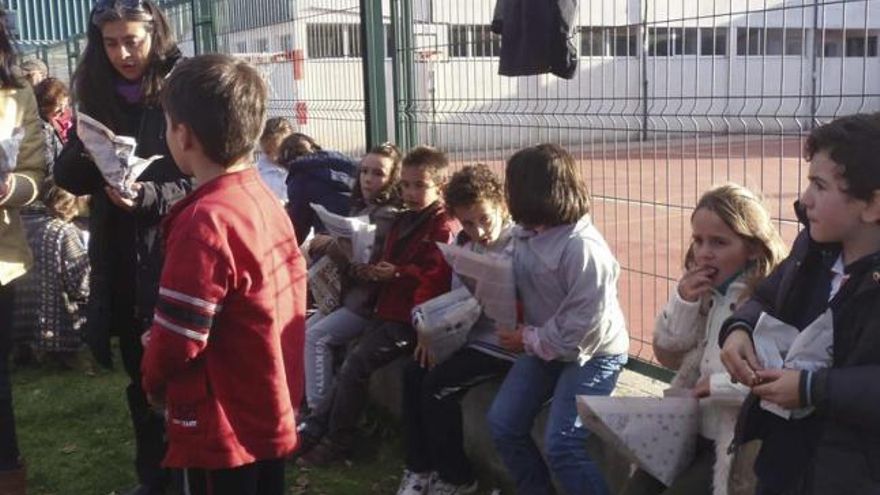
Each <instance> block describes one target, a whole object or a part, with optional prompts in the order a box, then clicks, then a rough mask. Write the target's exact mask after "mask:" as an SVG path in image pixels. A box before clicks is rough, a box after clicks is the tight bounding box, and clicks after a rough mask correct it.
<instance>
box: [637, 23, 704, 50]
mask: <svg viewBox="0 0 880 495" xmlns="http://www.w3.org/2000/svg"><path fill="white" fill-rule="evenodd" d="M697 43H698V37H697V28H649V29H648V55H650V56H652V57H669V56H673V55H696V54H697Z"/></svg>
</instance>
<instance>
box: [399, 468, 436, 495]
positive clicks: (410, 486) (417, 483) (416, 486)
mask: <svg viewBox="0 0 880 495" xmlns="http://www.w3.org/2000/svg"><path fill="white" fill-rule="evenodd" d="M430 481H431V473H414V472H412V471H410V470H409V469H404V471H403V479H401V480H400V487H399V488H397V495H427V493H428V484H429V483H430Z"/></svg>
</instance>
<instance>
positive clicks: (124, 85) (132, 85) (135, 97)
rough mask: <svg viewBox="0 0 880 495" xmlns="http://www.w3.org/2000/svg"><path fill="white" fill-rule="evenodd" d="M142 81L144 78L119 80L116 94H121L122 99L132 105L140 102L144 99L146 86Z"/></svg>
mask: <svg viewBox="0 0 880 495" xmlns="http://www.w3.org/2000/svg"><path fill="white" fill-rule="evenodd" d="M142 83H143V80H142V79H141V80H138V81H135V82H131V81H126V80H117V81H116V94H118V95H119V96H121V97H122V99H123V100H125V102H126V103H128V104H130V105H133V104H135V103H140V102H141V101H143V99H144V88H143V85H142Z"/></svg>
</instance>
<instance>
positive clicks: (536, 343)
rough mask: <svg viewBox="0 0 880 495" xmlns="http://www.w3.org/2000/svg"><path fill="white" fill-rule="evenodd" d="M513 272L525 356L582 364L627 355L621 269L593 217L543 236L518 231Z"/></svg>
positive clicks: (556, 228) (559, 227)
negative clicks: (523, 326)
mask: <svg viewBox="0 0 880 495" xmlns="http://www.w3.org/2000/svg"><path fill="white" fill-rule="evenodd" d="M513 235H514V243H515V244H514V262H513V266H514V271H515V274H516V287H517V292H518V297H519V299H520V301H522V304H523V310H524V317H525V324H526V325H527V328H526V332H525V334H524V341H525V345H526V352H528V353H530V354H535V355H537V356H539V357H541V358H543V359H546V360H552V359H558V360H562V361H574V360H575V359H577V360H578V361H579V362H580V363H581V364H583V363H586V362H587V361H589V360H590V359H591V358H592V357H593V356H602V355H618V354H625V353H626V352H627V351H628V350H629V335H628V334H627V331H626V322H625V320H624V316H623V311H622V310H621V308H620V303H619V302H618V300H617V279H618V276H619V275H620V266H619V265H618V264H617V260H615V259H614V255H612V254H611V249H610V248H609V247H608V244H607V243H606V242H605V239H604V238H603V237H602V234H600V233H599V230H598V229H596V227H595V226H594V225H593V223H592V222H591V220H590V217H589V215H585V216H584V217H582V218H581V219H580V220H579V221H578V222H577V223H575V224H565V225H558V226H555V227H550V228H548V229H546V230H544V231H542V232H540V233H538V232H535V231H533V230H527V229H525V228H523V227H517V228H516V229H515V231H514V234H513Z"/></svg>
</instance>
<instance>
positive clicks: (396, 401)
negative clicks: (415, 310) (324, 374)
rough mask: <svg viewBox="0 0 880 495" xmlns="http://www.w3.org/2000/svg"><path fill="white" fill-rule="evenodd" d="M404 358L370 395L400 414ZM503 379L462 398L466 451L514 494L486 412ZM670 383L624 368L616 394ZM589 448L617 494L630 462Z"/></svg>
mask: <svg viewBox="0 0 880 495" xmlns="http://www.w3.org/2000/svg"><path fill="white" fill-rule="evenodd" d="M403 363H404V361H403V360H398V361H396V362H394V363H392V364H390V365H388V366H386V367H385V368H383V369H381V370H379V371H377V372H376V373H374V374H373V376H372V378H371V381H370V396H371V398H372V400H373V402H374V403H376V404H377V405H379V406H380V407H382V408H384V409H387V410H388V411H389V412H390V413H391V414H393V415H394V416H396V417H400V411H401V404H400V397H401V394H400V389H401V369H402V366H403ZM500 384H501V382H500V381H497V380H496V381H492V382H487V383H484V384H482V385H480V386H477V387H475V388H474V389H472V390H471V391H469V392H468V394H467V395H466V396H465V398H464V400H463V401H462V413H463V415H464V438H465V450H466V451H467V453H468V457H469V458H470V459H471V462H473V463H474V467H475V468H476V469H477V470H478V471H479V472H480V473H482V474H483V476H484V477H485V478H490V479H491V480H492V481H493V482H494V486H497V487H499V488H501V489H502V490H503V492H504V493H513V483H512V481H511V479H510V477H509V476H508V474H507V471H506V470H505V469H504V466H503V465H502V463H501V459H499V458H498V454H496V453H495V447H494V445H493V443H492V438H491V436H490V434H489V425H488V423H487V422H486V412H487V411H488V410H489V406H490V405H491V404H492V399H493V398H494V397H495V392H496V391H497V390H498V387H499V385H500ZM667 386H668V385H667V384H666V383H664V382H662V381H659V380H652V379H650V378H647V377H645V376H644V375H640V374H638V373H635V372H633V371H630V370H624V372H623V373H621V376H620V379H619V380H618V386H617V389H616V390H615V393H614V395H620V396H660V395H662V393H661V392H662V390H663V389H664V388H666V387H667ZM546 416H547V410H546V408H545V409H544V411H543V412H542V413H541V415H540V416H539V417H538V421H537V422H536V423H535V428H534V429H533V430H532V437H533V438H534V439H535V440H536V442H537V443H538V445H539V446H542V445H543V432H544V424H545V421H546ZM587 450H588V451H589V452H590V455H591V456H592V457H593V459H595V460H596V461H597V462H598V463H599V465H600V467H601V469H602V472H603V473H604V474H605V477H606V479H607V480H608V483H609V484H610V488H611V491H612V493H617V492H618V491H619V490H620V488H621V487H622V485H623V482H624V481H626V479H627V477H628V476H629V474H630V464H629V462H627V461H626V459H624V458H623V457H622V456H620V455H619V454H618V453H617V452H614V451H612V450H611V449H608V448H607V447H606V446H605V445H604V444H603V443H602V442H601V441H600V440H599V439H598V438H596V437H590V439H589V440H588V442H587Z"/></svg>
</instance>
